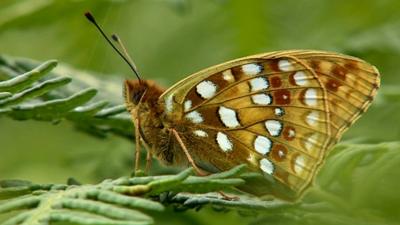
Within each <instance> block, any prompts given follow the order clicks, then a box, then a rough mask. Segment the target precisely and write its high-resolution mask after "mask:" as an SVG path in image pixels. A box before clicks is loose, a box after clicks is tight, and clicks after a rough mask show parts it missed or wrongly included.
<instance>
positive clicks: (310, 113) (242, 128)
mask: <svg viewBox="0 0 400 225" xmlns="http://www.w3.org/2000/svg"><path fill="white" fill-rule="evenodd" d="M378 87H379V74H378V71H377V70H376V69H375V68H374V67H373V66H371V65H369V64H368V63H366V62H364V61H362V60H360V59H357V58H354V57H350V56H345V55H339V54H336V53H329V52H316V51H304V50H299V51H280V52H272V53H267V54H261V55H255V56H250V57H246V58H242V59H237V60H234V61H230V62H227V63H224V64H220V65H217V66H214V67H211V68H208V69H206V70H203V71H200V72H198V73H195V74H193V75H191V76H189V77H188V78H186V79H184V80H182V81H181V82H179V83H177V84H176V85H174V86H173V87H171V88H170V89H168V90H167V91H166V92H165V93H164V94H163V95H162V96H161V97H160V99H159V101H160V104H164V107H165V121H166V123H170V126H172V127H175V129H176V130H177V131H178V132H179V133H180V135H181V136H182V139H183V140H184V143H185V145H186V147H187V148H188V149H189V151H190V153H191V154H192V155H193V158H194V159H195V162H196V164H198V165H199V166H200V167H202V168H203V169H206V170H208V171H210V172H216V171H222V170H227V169H230V168H232V167H233V166H235V165H238V164H242V163H246V164H248V165H249V168H250V169H251V170H253V171H259V172H261V173H262V174H263V175H264V176H263V178H262V179H259V178H257V179H256V180H253V181H252V182H253V184H252V183H251V182H250V183H247V184H246V186H243V187H242V189H244V190H245V191H247V192H250V193H254V194H257V195H265V194H271V195H273V196H275V197H278V198H281V199H287V200H293V199H296V198H298V196H300V195H301V194H302V192H303V191H304V190H305V188H306V187H307V186H308V185H309V184H310V183H311V181H312V180H313V178H314V177H315V174H316V172H317V171H318V168H319V167H320V165H321V163H322V162H323V159H324V158H325V156H326V152H327V150H329V148H330V147H331V146H332V145H333V144H334V143H336V142H337V141H338V139H339V138H340V137H341V135H342V134H343V132H344V131H345V130H346V129H347V128H348V127H349V126H350V124H352V123H353V122H354V121H355V120H356V119H357V118H358V117H359V116H360V115H361V113H362V112H364V111H365V110H366V109H367V108H368V106H369V105H370V104H371V101H372V98H373V97H374V95H375V94H376V91H377V89H378Z"/></svg>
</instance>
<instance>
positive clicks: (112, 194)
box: [0, 165, 284, 225]
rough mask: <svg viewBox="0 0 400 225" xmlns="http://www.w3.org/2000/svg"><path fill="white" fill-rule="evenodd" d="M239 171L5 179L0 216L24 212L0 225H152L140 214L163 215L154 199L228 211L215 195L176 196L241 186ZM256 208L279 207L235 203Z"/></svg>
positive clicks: (0, 191)
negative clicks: (92, 179)
mask: <svg viewBox="0 0 400 225" xmlns="http://www.w3.org/2000/svg"><path fill="white" fill-rule="evenodd" d="M244 169H245V166H243V165H242V166H238V167H236V168H233V169H232V170H230V171H226V172H223V173H220V174H214V175H211V176H209V177H196V176H191V174H192V173H193V169H191V168H189V169H187V170H184V171H182V172H181V173H179V174H177V175H165V176H153V177H133V178H129V177H122V178H119V179H116V180H104V181H103V182H101V183H100V184H96V185H89V184H85V185H64V184H46V185H38V184H32V183H30V182H29V181H20V180H5V181H1V182H0V200H2V201H0V203H2V204H1V205H0V213H9V212H12V211H20V210H23V211H22V212H19V213H18V214H13V215H12V216H11V217H10V218H9V219H8V220H6V221H5V222H4V223H2V224H4V225H14V224H29V225H34V224H37V225H39V224H43V225H44V224H48V223H52V222H73V223H76V224H115V225H119V224H125V225H137V224H152V223H153V222H154V221H153V219H152V218H151V217H150V216H148V215H146V214H145V212H148V211H163V210H164V206H163V205H161V204H160V203H158V202H156V201H154V200H158V201H161V202H163V203H164V204H175V205H176V204H177V203H178V201H177V200H176V199H179V201H180V204H182V205H186V206H193V205H194V204H195V205H197V206H200V205H202V204H204V203H205V202H207V201H211V200H214V201H215V200H217V201H218V203H217V202H215V203H214V204H217V205H222V206H224V205H225V206H232V202H231V201H229V200H224V199H218V198H216V197H215V196H213V197H207V196H202V197H189V198H188V197H186V200H185V201H184V202H182V198H183V196H182V195H180V196H177V194H178V193H180V192H192V193H200V194H202V193H208V192H212V191H219V190H224V189H227V188H229V187H234V186H237V185H240V184H243V183H244V180H243V179H242V178H241V177H240V175H241V174H242V173H243V172H244ZM196 202H197V203H196ZM255 203H258V209H261V208H263V209H265V208H273V207H277V206H278V205H277V204H276V203H272V204H270V205H269V204H268V203H266V202H261V201H257V200H254V201H253V202H249V201H247V202H246V201H235V204H234V206H235V207H243V208H252V209H253V208H255V207H252V206H253V205H254V204H255ZM282 205H284V204H282V203H281V204H279V206H282ZM142 211H143V212H142Z"/></svg>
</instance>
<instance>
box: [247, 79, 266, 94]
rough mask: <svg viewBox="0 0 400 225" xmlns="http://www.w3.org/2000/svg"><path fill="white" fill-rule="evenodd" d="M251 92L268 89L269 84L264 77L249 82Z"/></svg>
mask: <svg viewBox="0 0 400 225" xmlns="http://www.w3.org/2000/svg"><path fill="white" fill-rule="evenodd" d="M250 86H251V91H260V90H266V89H268V87H269V82H268V80H267V79H266V78H264V77H257V78H254V79H251V80H250Z"/></svg>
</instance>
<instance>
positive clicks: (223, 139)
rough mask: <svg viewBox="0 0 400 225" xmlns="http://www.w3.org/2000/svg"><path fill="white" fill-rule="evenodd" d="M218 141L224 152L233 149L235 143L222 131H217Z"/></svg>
mask: <svg viewBox="0 0 400 225" xmlns="http://www.w3.org/2000/svg"><path fill="white" fill-rule="evenodd" d="M217 143H218V145H219V147H220V148H221V149H222V151H224V152H230V151H232V148H233V144H232V142H231V141H230V140H229V138H228V136H227V135H226V134H224V133H222V132H218V133H217Z"/></svg>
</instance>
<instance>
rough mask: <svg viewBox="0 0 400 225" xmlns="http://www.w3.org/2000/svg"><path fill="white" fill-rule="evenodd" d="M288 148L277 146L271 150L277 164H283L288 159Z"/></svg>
mask: <svg viewBox="0 0 400 225" xmlns="http://www.w3.org/2000/svg"><path fill="white" fill-rule="evenodd" d="M287 152H288V150H287V148H286V147H285V146H283V145H280V144H277V145H274V147H273V148H272V150H271V153H270V156H271V157H272V158H273V159H274V160H275V161H277V162H282V161H283V160H285V159H286V156H287Z"/></svg>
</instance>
